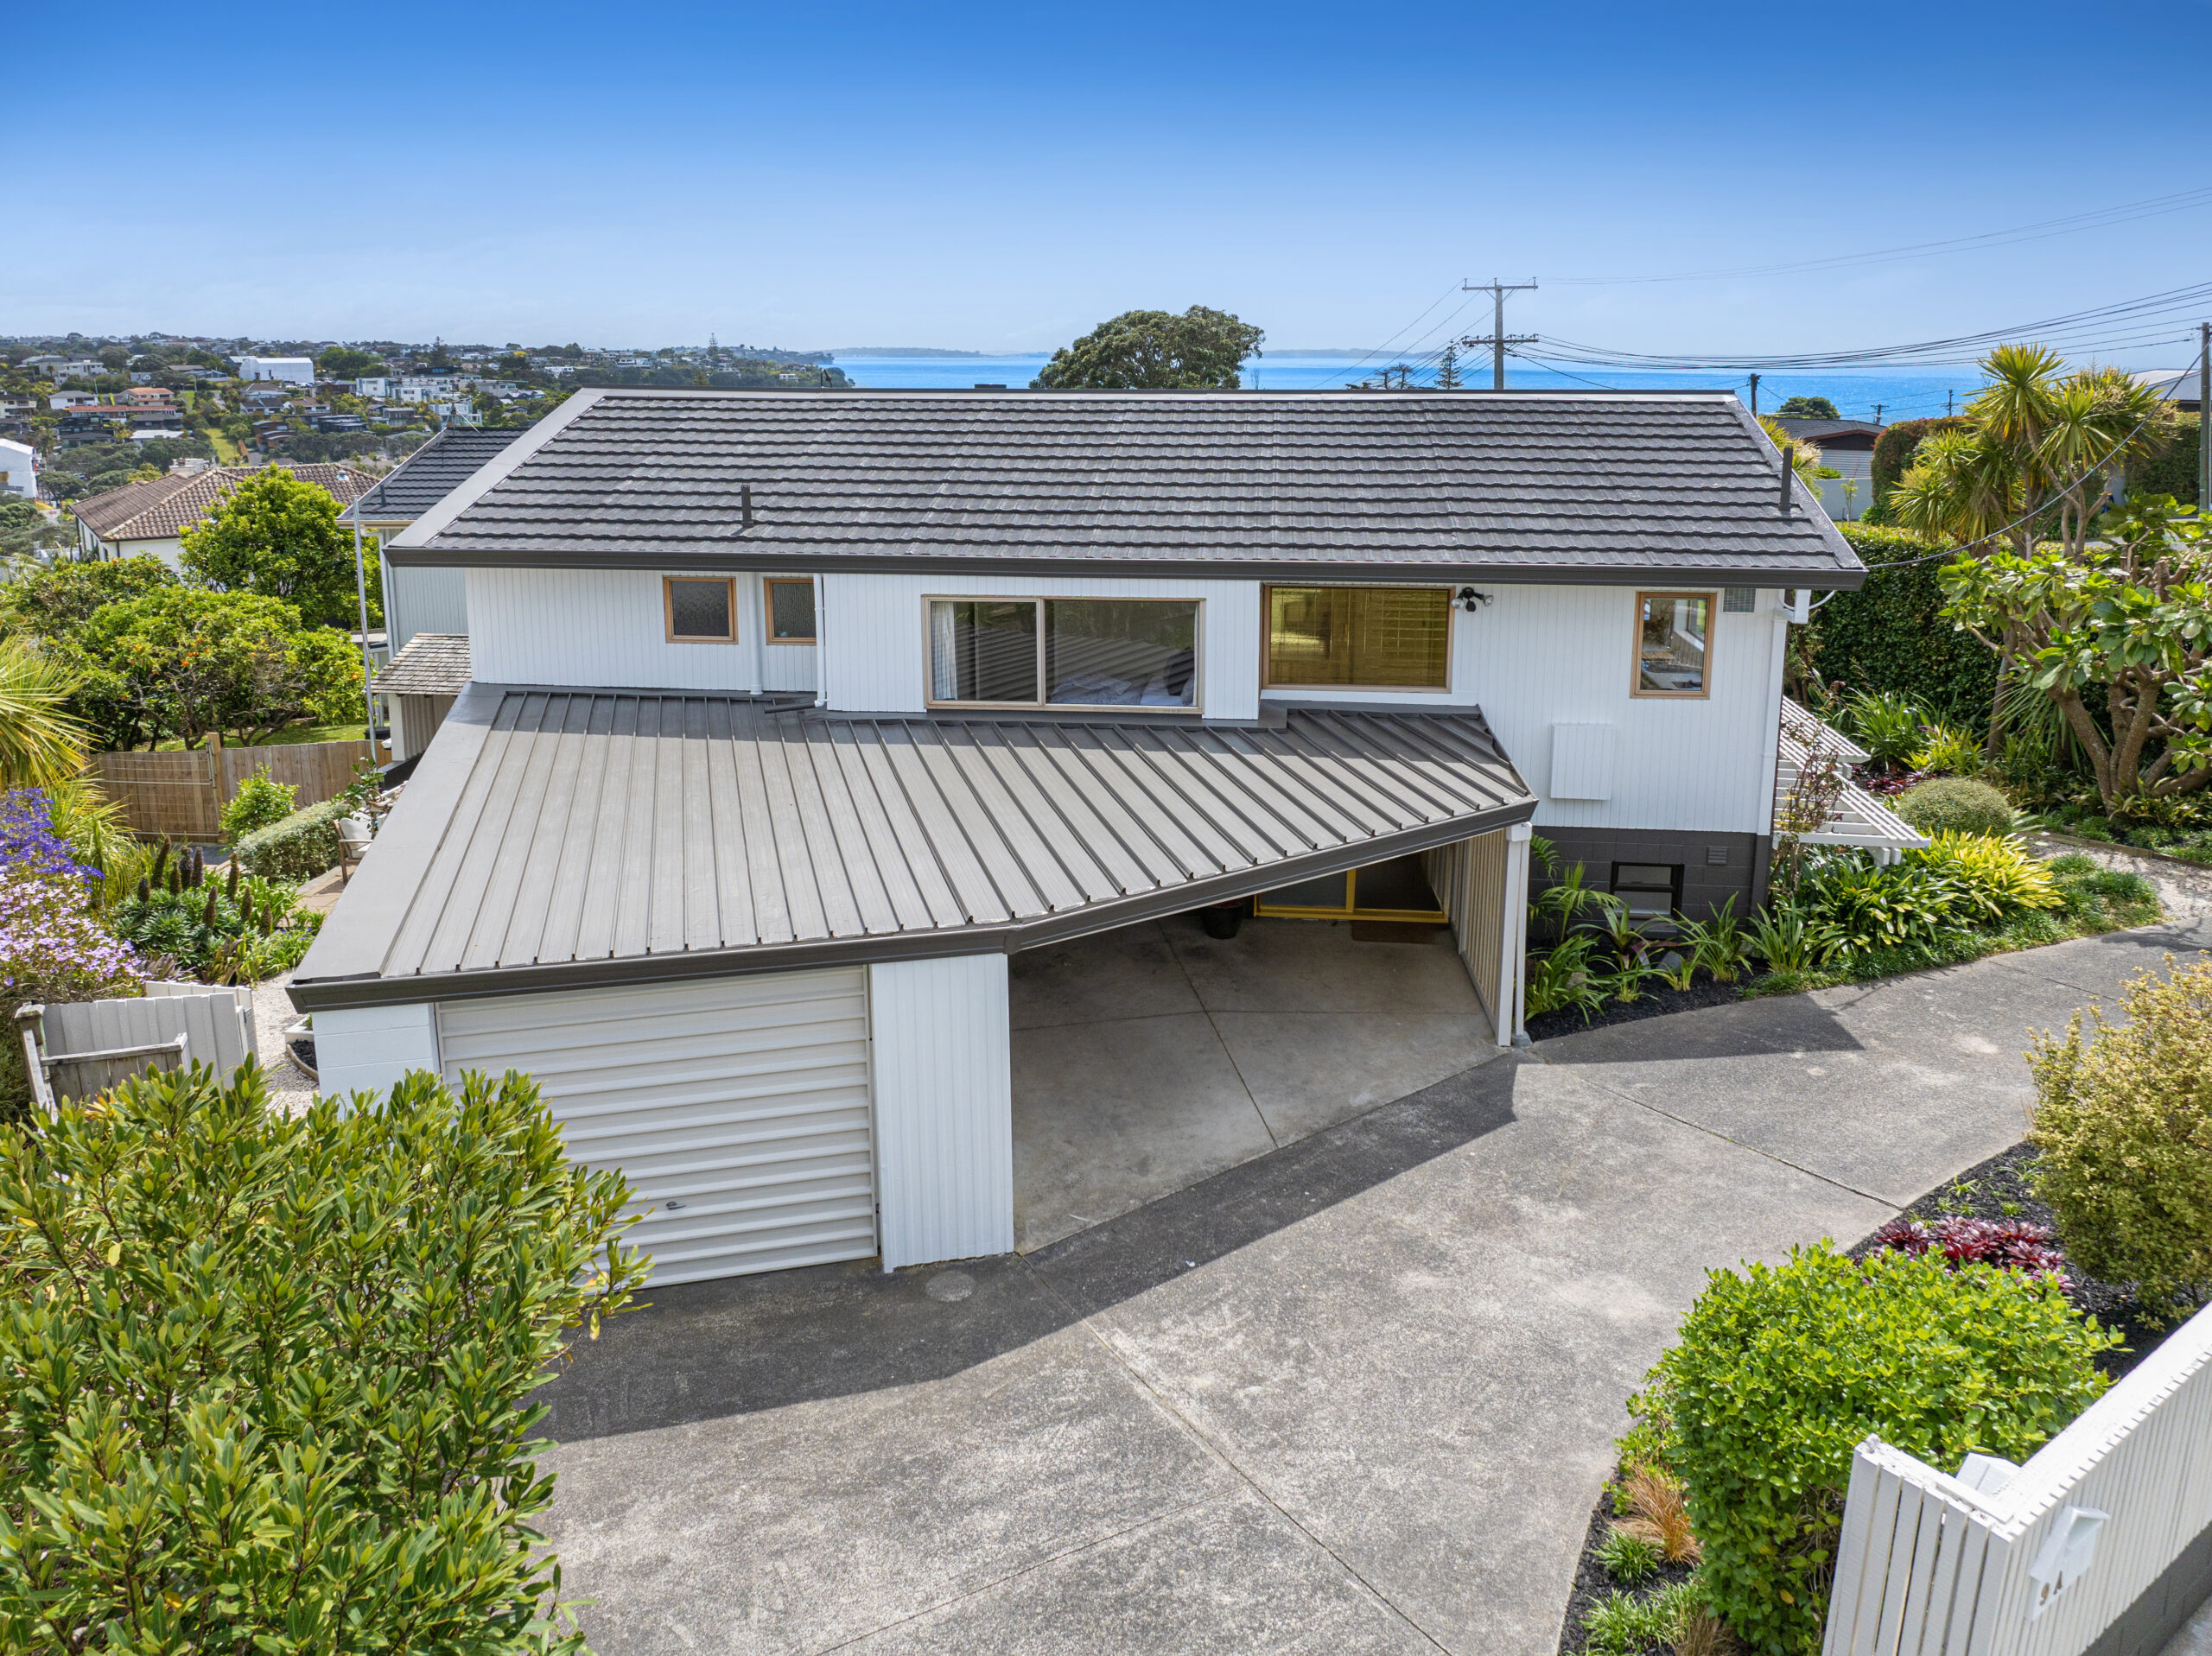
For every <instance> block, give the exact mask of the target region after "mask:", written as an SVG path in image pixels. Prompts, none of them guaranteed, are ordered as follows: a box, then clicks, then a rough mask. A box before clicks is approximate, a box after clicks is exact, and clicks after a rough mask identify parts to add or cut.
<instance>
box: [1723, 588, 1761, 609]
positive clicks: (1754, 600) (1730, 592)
mask: <svg viewBox="0 0 2212 1656" xmlns="http://www.w3.org/2000/svg"><path fill="white" fill-rule="evenodd" d="M1758 606H1759V593H1758V587H1726V588H1724V589H1723V590H1722V592H1721V594H1720V612H1721V613H1722V614H1723V615H1749V614H1750V613H1751V612H1752V611H1753V610H1755V609H1757V608H1758Z"/></svg>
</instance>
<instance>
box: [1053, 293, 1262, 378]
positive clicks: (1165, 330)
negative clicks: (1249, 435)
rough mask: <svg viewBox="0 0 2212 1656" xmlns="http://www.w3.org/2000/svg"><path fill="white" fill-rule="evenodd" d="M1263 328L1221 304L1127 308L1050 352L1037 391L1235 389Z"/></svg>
mask: <svg viewBox="0 0 2212 1656" xmlns="http://www.w3.org/2000/svg"><path fill="white" fill-rule="evenodd" d="M1266 337H1267V335H1266V333H1264V332H1263V331H1262V330H1261V329H1259V328H1256V327H1253V326H1252V325H1251V324H1250V323H1249V322H1242V321H1239V320H1237V319H1236V317H1234V316H1231V315H1230V314H1228V313H1226V312H1224V311H1217V310H1208V309H1207V308H1205V306H1203V305H1193V306H1192V307H1191V308H1190V309H1188V310H1186V311H1185V312H1184V313H1183V314H1181V315H1180V316H1177V315H1174V314H1172V313H1170V312H1167V311H1164V310H1128V311H1123V312H1122V314H1120V315H1119V316H1116V317H1115V318H1113V319H1112V320H1110V321H1105V322H1101V323H1100V324H1099V325H1098V326H1097V327H1095V328H1093V329H1091V330H1090V333H1086V334H1084V336H1083V337H1082V338H1081V339H1077V340H1076V341H1075V342H1074V343H1073V344H1072V345H1066V346H1061V347H1060V349H1059V350H1058V351H1056V352H1053V353H1052V361H1051V362H1049V363H1047V364H1046V365H1045V371H1044V372H1043V373H1041V374H1039V375H1038V377H1037V378H1035V379H1034V380H1033V381H1032V382H1031V384H1032V385H1033V386H1035V387H1037V388H1039V389H1040V390H1123V391H1128V390H1236V387H1237V385H1238V384H1240V381H1239V379H1238V378H1237V369H1238V367H1239V365H1241V364H1242V363H1243V360H1244V358H1247V357H1255V356H1257V355H1259V354H1260V341H1261V340H1262V339H1265V338H1266Z"/></svg>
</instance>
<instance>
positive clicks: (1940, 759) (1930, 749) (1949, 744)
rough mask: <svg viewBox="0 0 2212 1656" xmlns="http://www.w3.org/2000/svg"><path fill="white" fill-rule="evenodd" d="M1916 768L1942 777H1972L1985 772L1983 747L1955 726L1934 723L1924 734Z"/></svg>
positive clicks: (1914, 761)
mask: <svg viewBox="0 0 2212 1656" xmlns="http://www.w3.org/2000/svg"><path fill="white" fill-rule="evenodd" d="M1912 768H1913V769H1914V770H1916V771H1935V772H1936V774H1937V775H1938V776H1946V777H1971V776H1974V775H1977V774H1979V773H1980V770H1981V744H1980V742H1978V741H1976V740H1975V739H1974V738H1973V737H1971V736H1969V735H1967V733H1966V732H1964V731H1962V730H1961V729H1959V728H1958V727H1957V726H1954V725H1946V724H1942V723H1937V724H1932V725H1930V726H1928V727H1927V729H1925V730H1924V731H1923V732H1922V733H1921V737H1920V746H1918V747H1916V748H1915V749H1914V750H1913V752H1912Z"/></svg>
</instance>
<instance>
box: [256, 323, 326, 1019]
mask: <svg viewBox="0 0 2212 1656" xmlns="http://www.w3.org/2000/svg"><path fill="white" fill-rule="evenodd" d="M238 378H240V379H274V380H281V381H283V383H284V384H288V385H312V384H315V358H312V357H240V358H238ZM317 1050H321V1049H320V1048H318V1049H317Z"/></svg>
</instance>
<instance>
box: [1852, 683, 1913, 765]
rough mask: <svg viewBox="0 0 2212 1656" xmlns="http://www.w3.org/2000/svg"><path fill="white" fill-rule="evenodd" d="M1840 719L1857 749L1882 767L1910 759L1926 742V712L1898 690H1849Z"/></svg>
mask: <svg viewBox="0 0 2212 1656" xmlns="http://www.w3.org/2000/svg"><path fill="white" fill-rule="evenodd" d="M1844 718H1845V720H1846V721H1847V723H1848V724H1849V726H1850V727H1851V733H1852V735H1853V737H1855V738H1856V739H1858V742H1859V746H1862V747H1864V748H1865V749H1866V752H1868V753H1869V754H1870V755H1872V757H1873V758H1875V759H1877V760H1878V761H1879V762H1880V763H1882V764H1884V765H1896V764H1898V763H1900V762H1902V761H1903V760H1904V759H1906V758H1910V756H1911V754H1912V752H1913V751H1914V750H1915V749H1916V748H1917V747H1918V746H1920V744H1921V743H1922V742H1923V740H1925V739H1926V733H1927V724H1928V711H1927V709H1926V708H1924V707H1922V706H1921V705H1920V703H1919V702H1917V701H1915V700H1913V698H1912V697H1910V696H1909V695H1905V694H1904V692H1903V691H1902V690H1853V692H1852V693H1851V695H1850V698H1849V700H1848V701H1846V702H1845V704H1844Z"/></svg>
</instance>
